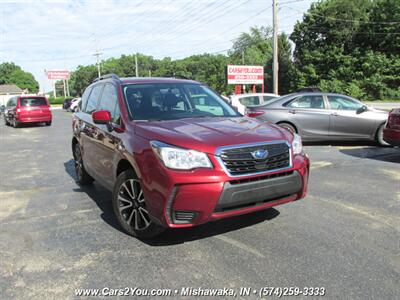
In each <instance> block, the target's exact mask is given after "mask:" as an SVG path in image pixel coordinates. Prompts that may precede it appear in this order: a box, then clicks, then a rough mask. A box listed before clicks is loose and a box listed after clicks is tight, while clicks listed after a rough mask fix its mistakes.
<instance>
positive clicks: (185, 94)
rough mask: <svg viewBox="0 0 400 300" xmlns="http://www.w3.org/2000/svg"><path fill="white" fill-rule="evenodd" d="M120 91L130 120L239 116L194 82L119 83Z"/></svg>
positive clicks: (213, 94)
mask: <svg viewBox="0 0 400 300" xmlns="http://www.w3.org/2000/svg"><path fill="white" fill-rule="evenodd" d="M123 93H124V97H125V101H126V103H127V107H128V111H129V114H130V117H131V119H133V120H149V121H151V120H174V119H182V118H201V117H239V116H240V115H239V114H238V113H237V112H236V111H235V110H234V109H233V108H232V107H231V106H230V105H229V104H227V103H226V102H225V101H224V100H222V98H220V97H219V96H218V95H217V94H215V93H214V92H213V91H212V90H211V89H210V88H208V87H206V86H202V85H198V84H185V83H152V84H130V85H125V86H123Z"/></svg>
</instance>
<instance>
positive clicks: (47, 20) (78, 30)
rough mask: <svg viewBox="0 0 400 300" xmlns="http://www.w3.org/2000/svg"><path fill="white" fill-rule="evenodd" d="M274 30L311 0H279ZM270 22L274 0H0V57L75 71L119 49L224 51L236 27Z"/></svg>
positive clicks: (289, 23) (39, 76) (166, 53)
mask: <svg viewBox="0 0 400 300" xmlns="http://www.w3.org/2000/svg"><path fill="white" fill-rule="evenodd" d="M277 1H278V4H279V13H278V16H279V26H278V28H279V31H280V32H282V31H284V32H286V33H291V32H292V30H293V26H294V24H295V23H296V21H298V20H301V19H302V15H303V13H304V12H305V11H307V9H308V8H309V6H310V4H311V3H312V2H313V1H312V0H277ZM261 25H264V26H268V25H269V26H272V0H53V1H50V0H49V1H46V0H36V1H35V0H13V1H9V0H0V63H3V62H14V63H15V64H17V65H19V66H21V67H22V69H23V70H25V71H28V72H31V73H32V74H33V75H34V76H35V78H36V80H38V81H39V84H40V91H45V92H47V91H49V90H51V89H52V83H51V81H50V80H48V79H47V78H46V76H45V74H44V70H45V69H46V70H69V71H73V70H74V69H75V68H76V67H77V66H78V65H88V64H94V63H95V62H96V57H95V56H94V55H93V54H94V53H95V52H96V51H99V52H101V53H102V55H101V59H107V58H110V57H119V56H121V55H122V54H132V53H136V52H139V53H143V54H146V55H152V56H154V57H155V58H163V57H171V58H173V59H177V58H183V57H186V56H190V55H193V54H200V53H205V52H207V53H226V51H227V50H228V49H229V48H231V46H232V43H233V41H234V40H235V38H237V37H238V36H239V35H240V33H242V32H246V31H248V30H249V28H250V27H252V26H261Z"/></svg>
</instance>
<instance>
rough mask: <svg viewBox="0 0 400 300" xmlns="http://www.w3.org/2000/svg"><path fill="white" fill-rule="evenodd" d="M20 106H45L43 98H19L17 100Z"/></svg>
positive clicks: (45, 102)
mask: <svg viewBox="0 0 400 300" xmlns="http://www.w3.org/2000/svg"><path fill="white" fill-rule="evenodd" d="M19 104H20V106H47V101H46V99H45V98H39V97H35V98H21V99H20V100H19Z"/></svg>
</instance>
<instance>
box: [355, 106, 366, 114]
mask: <svg viewBox="0 0 400 300" xmlns="http://www.w3.org/2000/svg"><path fill="white" fill-rule="evenodd" d="M367 110H368V107H367V106H365V105H363V106H361V107H360V108H359V109H357V110H356V113H357V115H358V114H361V113H363V112H365V111H367Z"/></svg>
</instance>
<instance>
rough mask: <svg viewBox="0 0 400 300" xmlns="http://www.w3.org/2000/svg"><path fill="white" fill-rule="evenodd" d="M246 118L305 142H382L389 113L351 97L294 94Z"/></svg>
mask: <svg viewBox="0 0 400 300" xmlns="http://www.w3.org/2000/svg"><path fill="white" fill-rule="evenodd" d="M247 114H248V115H249V116H252V117H256V118H257V119H260V120H263V121H271V122H273V123H276V124H279V125H280V126H282V127H284V128H286V129H287V130H289V131H292V132H297V133H298V134H300V135H301V137H302V138H303V139H304V140H308V141H311V140H375V141H377V142H378V143H379V144H381V145H387V143H386V142H385V141H384V140H383V134H382V131H383V127H384V125H385V122H386V120H387V118H388V113H387V112H385V111H381V110H377V109H375V108H373V107H370V106H367V105H365V104H363V103H362V102H360V101H358V100H356V99H353V98H351V97H349V96H345V95H340V94H332V93H320V92H312V93H295V94H289V95H286V96H283V97H280V98H277V99H276V100H274V101H272V102H269V103H267V104H266V105H264V106H261V107H260V106H259V107H256V108H249V109H248V111H247Z"/></svg>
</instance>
